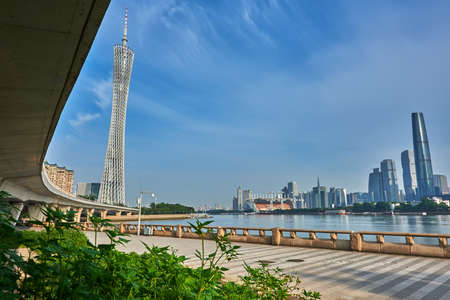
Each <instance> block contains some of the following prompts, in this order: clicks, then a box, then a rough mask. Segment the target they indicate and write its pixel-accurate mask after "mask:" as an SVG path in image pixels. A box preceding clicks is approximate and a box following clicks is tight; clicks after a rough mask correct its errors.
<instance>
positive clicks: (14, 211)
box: [11, 202, 24, 225]
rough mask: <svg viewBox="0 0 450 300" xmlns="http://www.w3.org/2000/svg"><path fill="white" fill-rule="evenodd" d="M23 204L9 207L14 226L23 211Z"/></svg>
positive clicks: (19, 203)
mask: <svg viewBox="0 0 450 300" xmlns="http://www.w3.org/2000/svg"><path fill="white" fill-rule="evenodd" d="M23 206H24V204H23V202H18V203H14V204H13V205H12V207H11V216H12V217H13V218H14V220H15V222H14V225H16V223H17V221H18V220H19V217H20V214H21V213H22V210H23Z"/></svg>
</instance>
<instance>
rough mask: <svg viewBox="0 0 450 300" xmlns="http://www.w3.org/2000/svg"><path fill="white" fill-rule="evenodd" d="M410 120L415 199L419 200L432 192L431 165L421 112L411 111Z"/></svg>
mask: <svg viewBox="0 0 450 300" xmlns="http://www.w3.org/2000/svg"><path fill="white" fill-rule="evenodd" d="M411 120H412V130H413V143H414V160H415V164H416V175H417V200H418V201H421V200H422V199H423V198H424V197H427V196H432V195H433V194H434V186H433V167H432V165H431V154H430V146H429V144H428V135H427V129H426V127H425V120H424V118H423V113H421V112H415V113H412V114H411Z"/></svg>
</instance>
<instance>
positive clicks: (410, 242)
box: [405, 236, 414, 246]
mask: <svg viewBox="0 0 450 300" xmlns="http://www.w3.org/2000/svg"><path fill="white" fill-rule="evenodd" d="M405 242H406V245H411V246H412V245H414V237H413V236H405Z"/></svg>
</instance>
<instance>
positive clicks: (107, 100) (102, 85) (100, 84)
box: [90, 75, 113, 110]
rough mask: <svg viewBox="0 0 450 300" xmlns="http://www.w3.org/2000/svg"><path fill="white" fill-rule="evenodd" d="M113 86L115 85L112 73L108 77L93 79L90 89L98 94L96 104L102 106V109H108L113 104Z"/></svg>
mask: <svg viewBox="0 0 450 300" xmlns="http://www.w3.org/2000/svg"><path fill="white" fill-rule="evenodd" d="M112 86H113V80H112V75H110V76H109V78H108V79H99V80H93V81H92V86H91V88H90V90H91V92H93V93H94V94H95V96H96V98H95V104H97V106H98V107H100V108H101V109H102V110H105V109H107V108H108V107H109V105H110V104H111V101H112Z"/></svg>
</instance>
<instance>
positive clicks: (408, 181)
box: [401, 150, 417, 201]
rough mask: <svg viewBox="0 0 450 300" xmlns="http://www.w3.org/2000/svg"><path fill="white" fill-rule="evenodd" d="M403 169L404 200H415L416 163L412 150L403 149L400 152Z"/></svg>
mask: <svg viewBox="0 0 450 300" xmlns="http://www.w3.org/2000/svg"><path fill="white" fill-rule="evenodd" d="M401 157H402V169H403V187H404V189H405V200H406V201H415V199H416V190H417V177H416V163H415V160H414V152H413V151H412V150H405V151H403V152H402V154H401Z"/></svg>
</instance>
